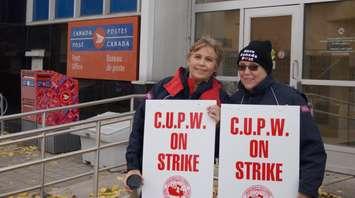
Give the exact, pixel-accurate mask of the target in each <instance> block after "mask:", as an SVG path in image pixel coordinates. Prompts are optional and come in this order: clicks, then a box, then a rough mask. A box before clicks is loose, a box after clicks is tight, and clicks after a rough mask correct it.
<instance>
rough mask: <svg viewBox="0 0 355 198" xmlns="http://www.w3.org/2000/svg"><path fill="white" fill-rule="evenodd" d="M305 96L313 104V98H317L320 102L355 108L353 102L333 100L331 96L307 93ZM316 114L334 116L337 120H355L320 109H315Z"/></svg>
mask: <svg viewBox="0 0 355 198" xmlns="http://www.w3.org/2000/svg"><path fill="white" fill-rule="evenodd" d="M305 94H306V95H307V96H308V98H310V99H311V103H314V101H313V97H315V98H318V99H320V100H324V101H329V102H331V103H332V104H339V105H345V106H347V107H348V108H350V107H355V103H352V102H349V101H345V100H340V99H337V98H332V97H329V96H324V95H319V94H316V93H305ZM314 112H316V113H320V114H324V115H328V116H332V117H336V118H339V119H348V120H355V118H354V117H351V116H344V115H341V114H339V113H331V112H328V111H324V110H320V109H314Z"/></svg>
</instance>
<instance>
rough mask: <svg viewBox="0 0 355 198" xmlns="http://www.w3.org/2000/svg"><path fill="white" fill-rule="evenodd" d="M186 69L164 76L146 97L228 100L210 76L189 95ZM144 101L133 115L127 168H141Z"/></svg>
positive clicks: (218, 84)
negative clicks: (170, 75)
mask: <svg viewBox="0 0 355 198" xmlns="http://www.w3.org/2000/svg"><path fill="white" fill-rule="evenodd" d="M187 79H188V71H187V70H186V69H184V68H179V69H178V70H177V71H176V73H175V75H174V76H172V77H168V78H165V79H163V80H161V81H160V82H159V83H157V84H156V85H154V86H153V88H152V90H151V91H150V92H149V93H148V94H147V99H186V100H198V99H208V100H217V103H218V104H220V103H222V102H223V103H225V102H228V101H229V100H228V99H229V97H228V95H227V94H226V93H225V92H224V91H223V90H222V85H221V84H220V82H219V81H217V80H216V79H214V78H211V79H210V80H209V81H208V82H203V83H201V84H199V86H198V87H197V89H196V91H195V92H194V93H193V94H192V95H191V96H190V91H189V88H188V84H187ZM144 116H145V102H143V103H142V104H141V105H140V106H139V107H138V109H137V110H136V113H135V115H134V121H133V129H132V132H131V135H130V137H129V143H128V147H127V151H126V160H127V170H133V169H139V170H142V158H143V136H144V135H143V133H144ZM215 148H216V149H215V156H218V148H219V131H218V130H217V132H216V145H215Z"/></svg>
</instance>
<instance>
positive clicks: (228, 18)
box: [195, 10, 239, 76]
mask: <svg viewBox="0 0 355 198" xmlns="http://www.w3.org/2000/svg"><path fill="white" fill-rule="evenodd" d="M195 27H196V32H195V40H198V39H199V38H201V37H202V36H211V37H213V38H215V39H216V40H218V41H220V42H221V43H222V45H223V49H224V60H223V63H222V65H221V66H220V68H219V69H218V75H219V76H235V75H236V72H235V66H236V64H237V59H238V53H239V49H238V46H239V10H230V11H218V12H205V13H197V14H196V26H195Z"/></svg>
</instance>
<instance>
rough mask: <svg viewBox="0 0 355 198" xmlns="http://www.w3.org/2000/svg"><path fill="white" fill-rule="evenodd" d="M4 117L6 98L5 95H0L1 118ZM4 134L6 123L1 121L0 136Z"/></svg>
mask: <svg viewBox="0 0 355 198" xmlns="http://www.w3.org/2000/svg"><path fill="white" fill-rule="evenodd" d="M3 115H4V98H3V95H2V94H1V93H0V116H3ZM3 133H4V121H3V120H1V131H0V135H3Z"/></svg>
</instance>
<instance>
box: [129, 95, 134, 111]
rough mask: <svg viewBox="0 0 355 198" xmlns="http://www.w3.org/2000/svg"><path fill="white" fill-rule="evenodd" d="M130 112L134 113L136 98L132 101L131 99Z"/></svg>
mask: <svg viewBox="0 0 355 198" xmlns="http://www.w3.org/2000/svg"><path fill="white" fill-rule="evenodd" d="M130 102H131V103H130V109H129V110H130V111H133V110H134V98H133V97H132V98H131V99H130Z"/></svg>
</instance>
